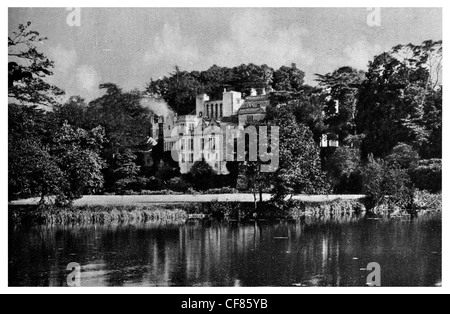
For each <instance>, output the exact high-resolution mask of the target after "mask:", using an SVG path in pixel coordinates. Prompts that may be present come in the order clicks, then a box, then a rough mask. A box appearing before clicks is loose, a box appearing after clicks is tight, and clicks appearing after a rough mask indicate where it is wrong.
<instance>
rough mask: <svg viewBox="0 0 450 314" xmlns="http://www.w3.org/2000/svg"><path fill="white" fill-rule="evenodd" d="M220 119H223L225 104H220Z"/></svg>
mask: <svg viewBox="0 0 450 314" xmlns="http://www.w3.org/2000/svg"><path fill="white" fill-rule="evenodd" d="M220 117H221V118H222V117H223V104H220Z"/></svg>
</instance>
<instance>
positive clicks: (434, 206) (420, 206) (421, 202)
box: [414, 191, 442, 212]
mask: <svg viewBox="0 0 450 314" xmlns="http://www.w3.org/2000/svg"><path fill="white" fill-rule="evenodd" d="M414 205H415V209H416V210H419V211H420V210H429V211H438V212H440V211H442V195H441V194H430V193H428V192H425V191H418V192H417V193H416V195H415V199H414Z"/></svg>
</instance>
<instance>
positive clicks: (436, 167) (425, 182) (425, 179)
mask: <svg viewBox="0 0 450 314" xmlns="http://www.w3.org/2000/svg"><path fill="white" fill-rule="evenodd" d="M412 180H413V182H414V184H415V185H416V187H417V188H418V189H420V190H426V191H429V192H431V193H439V192H440V191H442V160H441V159H428V160H421V161H419V163H418V165H417V166H416V167H415V168H414V169H413V170H412Z"/></svg>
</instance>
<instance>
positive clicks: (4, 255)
mask: <svg viewBox="0 0 450 314" xmlns="http://www.w3.org/2000/svg"><path fill="white" fill-rule="evenodd" d="M6 2H7V5H8V6H10V7H61V8H66V7H108V6H112V7H274V6H275V4H276V7H361V8H365V7H417V8H419V7H426V8H429V7H440V8H443V29H442V30H443V41H444V46H446V44H447V42H448V41H447V39H448V36H447V32H446V30H448V29H449V25H448V21H447V20H446V18H447V14H446V13H448V10H447V6H448V1H443V0H439V1H438V0H428V1H426V2H423V1H421V2H419V1H416V0H414V1H411V0H409V1H405V0H396V1H392V0H390V1H386V0H381V1H367V0H362V1H349V0H341V1H339V2H338V3H339V5H337V4H336V2H337V1H317V0H315V1H311V0H304V1H289V0H279V1H277V2H276V3H274V2H273V1H270V2H269V1H261V0H259V1H255V0H250V1H246V2H245V4H244V3H243V2H242V1H238V0H228V1H226V2H225V1H222V2H214V3H213V2H212V1H204V0H203V1H202V0H191V1H178V0H163V1H162V0H152V1H142V0H141V1H136V0H128V1H126V2H123V1H104V0H102V1H96V2H95V4H93V3H92V1H86V0H78V1H55V0H41V1H39V4H37V3H36V1H29V0H27V1H23V0H16V1H6ZM61 2H64V4H65V5H64V6H62V5H61ZM125 3H126V4H127V5H126V6H124V4H125ZM2 4H3V3H2ZM111 4H113V5H111ZM424 4H425V5H424ZM0 12H1V15H0V16H1V17H2V21H3V25H2V27H1V37H0V38H4V40H5V41H6V37H7V33H8V7H6V6H4V5H2V7H1V11H0ZM445 25H447V26H445ZM4 49H5V50H6V48H4ZM446 52H447V49H446V48H445V49H444V60H446V55H447V53H446ZM3 58H4V60H3V62H2V63H1V65H0V66H1V67H2V69H3V71H2V73H4V75H2V76H0V80H1V83H0V86H1V88H2V90H3V93H2V95H4V97H5V103H4V104H3V105H2V106H0V110H1V115H0V117H1V119H2V123H1V125H2V126H3V129H2V132H1V135H0V143H1V148H2V152H3V154H2V155H1V157H0V158H1V165H2V167H1V168H0V171H1V173H0V174H1V178H3V181H2V182H1V191H2V193H1V202H2V204H4V205H6V204H7V201H8V197H7V190H8V183H7V177H8V170H7V169H8V166H7V158H8V157H7V156H8V151H7V145H8V144H7V143H8V140H7V134H8V131H7V127H6V126H7V124H8V118H7V117H8V115H7V106H6V104H7V101H6V100H7V99H6V98H7V88H6V86H7V78H6V72H7V59H8V56H7V54H4V55H3ZM5 59H6V60H5ZM448 73H449V72H448V71H444V72H443V81H444V82H447V81H448V80H447V78H448ZM447 91H448V86H447V85H444V100H443V102H444V103H446V100H447V95H448V93H447ZM443 123H444V128H443V133H444V134H443V136H444V137H443V138H444V142H445V141H446V140H448V136H447V135H448V134H449V133H448V132H447V131H448V129H449V127H448V126H449V112H448V110H445V109H444V113H443ZM443 150H444V151H443V156H444V173H443V187H444V188H445V187H447V186H449V185H448V183H450V181H449V171H447V167H446V165H447V160H445V159H446V157H447V158H448V156H450V154H449V153H450V147H449V146H444V147H443ZM449 197H450V194H446V193H443V233H442V241H443V242H442V244H443V245H442V248H443V254H442V259H443V260H442V268H443V269H442V272H443V273H442V275H443V278H442V282H443V287H442V288H383V287H382V288H336V287H334V288H296V287H293V288H209V287H208V288H178V287H177V288H175V287H173V288H64V287H62V288H8V211H7V208H6V206H5V208H3V211H2V213H1V220H0V223H1V228H0V230H1V231H0V232H1V239H0V293H5V294H17V293H20V294H37V293H39V294H54V293H58V294H84V293H90V294H105V293H107V294H119V293H120V294H169V295H170V294H192V295H201V294H311V293H314V294H316V293H318V294H385V293H388V294H417V293H420V294H444V293H445V294H446V293H449V290H450V278H449V276H448V274H449V272H448V271H447V269H446V266H450V264H449V263H448V262H449V258H448V257H449V254H448V253H449V252H448V250H447V248H448V243H447V242H448V241H447V239H449V233H450V229H448V228H446V226H447V225H448V221H447V220H448V219H447V216H448V215H447V214H446V208H447V206H446V205H447V204H450V203H449Z"/></svg>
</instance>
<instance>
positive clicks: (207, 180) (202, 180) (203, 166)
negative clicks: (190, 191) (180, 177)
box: [188, 160, 216, 191]
mask: <svg viewBox="0 0 450 314" xmlns="http://www.w3.org/2000/svg"><path fill="white" fill-rule="evenodd" d="M215 176H216V172H215V171H214V169H213V168H212V167H211V166H210V165H209V164H208V163H207V162H206V161H203V160H201V161H197V162H195V163H194V165H193V166H192V168H191V170H190V172H189V174H188V180H189V181H190V182H191V183H192V185H193V186H194V188H195V189H196V190H197V191H204V190H207V189H209V188H211V187H212V185H213V179H214V177H215Z"/></svg>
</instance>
